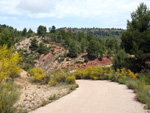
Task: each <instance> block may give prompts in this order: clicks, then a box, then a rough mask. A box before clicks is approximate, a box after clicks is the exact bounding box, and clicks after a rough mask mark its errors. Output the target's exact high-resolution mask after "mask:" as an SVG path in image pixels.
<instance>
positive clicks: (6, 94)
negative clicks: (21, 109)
mask: <svg viewBox="0 0 150 113" xmlns="http://www.w3.org/2000/svg"><path fill="white" fill-rule="evenodd" d="M18 97H19V91H18V89H17V86H15V85H14V84H13V83H12V82H6V83H1V84H0V113H16V108H15V107H14V106H13V105H14V104H15V103H16V101H17V100H18Z"/></svg>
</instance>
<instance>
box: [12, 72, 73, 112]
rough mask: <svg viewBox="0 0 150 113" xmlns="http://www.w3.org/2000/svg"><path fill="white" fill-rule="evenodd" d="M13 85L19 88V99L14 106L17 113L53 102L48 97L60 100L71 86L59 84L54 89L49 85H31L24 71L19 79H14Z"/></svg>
mask: <svg viewBox="0 0 150 113" xmlns="http://www.w3.org/2000/svg"><path fill="white" fill-rule="evenodd" d="M15 83H16V84H17V85H18V86H20V93H21V95H20V98H19V100H18V101H17V103H16V104H15V106H16V107H17V113H26V112H29V111H31V110H34V109H37V108H39V107H41V106H44V105H46V104H48V103H50V102H52V101H53V100H49V98H50V97H52V96H53V95H56V98H60V97H62V96H64V95H66V94H68V93H70V90H69V88H70V87H71V85H66V84H59V85H57V86H55V87H50V86H49V85H40V84H33V83H31V82H29V78H28V76H27V72H26V71H22V72H21V74H20V77H19V78H16V79H15Z"/></svg>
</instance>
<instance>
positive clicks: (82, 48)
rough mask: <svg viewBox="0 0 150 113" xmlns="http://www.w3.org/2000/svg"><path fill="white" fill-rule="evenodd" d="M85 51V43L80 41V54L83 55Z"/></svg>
mask: <svg viewBox="0 0 150 113" xmlns="http://www.w3.org/2000/svg"><path fill="white" fill-rule="evenodd" d="M85 49H86V41H85V39H82V40H81V52H82V53H84V52H85Z"/></svg>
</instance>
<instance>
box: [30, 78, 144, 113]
mask: <svg viewBox="0 0 150 113" xmlns="http://www.w3.org/2000/svg"><path fill="white" fill-rule="evenodd" d="M77 83H78V84H79V88H78V89H76V90H75V91H73V92H72V93H71V94H69V95H67V96H64V97H62V98H61V99H59V100H57V101H54V102H53V103H50V104H48V105H46V106H44V107H41V108H39V109H37V110H35V111H32V112H31V113H146V111H145V110H144V109H143V105H142V104H141V103H139V102H137V101H136V100H135V94H134V93H133V91H132V90H129V89H128V88H127V86H125V85H120V84H118V83H114V82H109V81H92V80H77Z"/></svg>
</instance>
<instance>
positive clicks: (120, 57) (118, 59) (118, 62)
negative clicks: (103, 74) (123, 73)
mask: <svg viewBox="0 0 150 113" xmlns="http://www.w3.org/2000/svg"><path fill="white" fill-rule="evenodd" d="M127 58H129V56H128V54H127V53H126V52H125V51H124V50H120V51H119V52H118V53H117V54H116V55H115V57H114V58H113V67H114V69H115V70H117V69H122V68H123V67H124V66H125V65H126V59H127Z"/></svg>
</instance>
